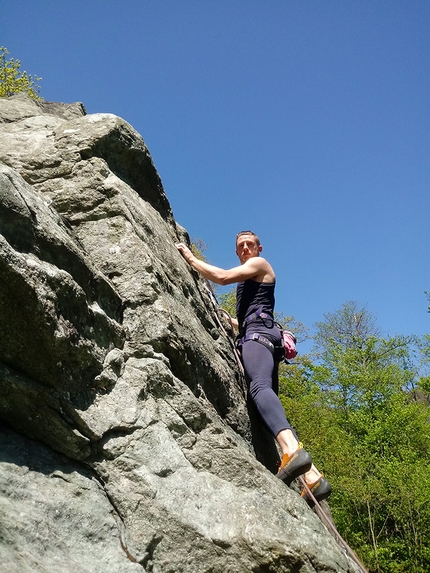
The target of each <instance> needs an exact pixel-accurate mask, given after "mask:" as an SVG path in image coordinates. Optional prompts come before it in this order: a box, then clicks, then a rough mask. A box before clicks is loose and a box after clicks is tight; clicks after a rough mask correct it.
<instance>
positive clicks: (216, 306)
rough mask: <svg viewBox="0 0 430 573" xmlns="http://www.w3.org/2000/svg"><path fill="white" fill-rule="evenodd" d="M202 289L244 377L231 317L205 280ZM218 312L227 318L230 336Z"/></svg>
mask: <svg viewBox="0 0 430 573" xmlns="http://www.w3.org/2000/svg"><path fill="white" fill-rule="evenodd" d="M204 287H205V289H206V291H207V293H208V295H209V298H210V300H211V303H212V306H213V307H214V311H215V313H214V315H215V319H216V322H217V324H218V326H219V328H220V329H221V332H222V333H223V334H224V336H225V337H226V338H227V339H228V341H229V343H230V346H231V347H232V350H233V354H234V357H235V358H236V362H237V365H238V366H239V370H240V373H241V374H242V376H245V371H244V369H243V364H242V360H241V359H240V355H239V352H238V350H237V348H236V345H235V343H234V327H233V323H232V321H231V316H230V314H229V313H228V312H227V311H226V310H224V309H223V308H221V307H220V306H219V304H218V302H217V300H216V298H215V295H214V293H213V292H212V289H211V288H210V286H209V284H208V282H207V280H206V279H205V283H204ZM219 312H222V313H223V314H224V315H225V316H226V317H227V320H228V321H229V323H230V326H231V333H230V334H228V333H227V331H226V329H225V328H224V325H223V324H222V322H221V319H220V317H219V315H218V313H219Z"/></svg>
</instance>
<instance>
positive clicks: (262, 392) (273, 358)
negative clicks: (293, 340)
mask: <svg viewBox="0 0 430 573" xmlns="http://www.w3.org/2000/svg"><path fill="white" fill-rule="evenodd" d="M176 247H177V248H178V250H179V251H180V252H181V254H182V255H183V257H184V258H185V260H186V261H187V263H188V264H189V265H191V266H192V267H193V268H194V269H196V270H197V271H198V272H199V273H200V274H201V275H202V276H203V277H205V278H206V279H208V280H210V281H212V282H214V283H216V284H220V285H229V284H232V283H238V285H237V293H236V316H237V318H236V319H232V320H233V325H234V326H235V327H236V328H237V329H238V330H239V336H240V342H239V344H240V345H241V356H242V362H243V367H244V370H245V375H246V378H247V380H248V383H249V392H250V395H251V398H252V400H253V401H254V403H255V405H256V407H257V410H258V412H259V413H260V416H261V418H262V419H263V422H264V423H265V425H266V426H267V428H268V429H269V431H270V432H271V434H272V435H273V436H274V438H275V439H276V441H277V443H278V444H279V447H280V449H281V452H282V460H281V464H280V467H279V471H278V473H277V477H278V478H279V479H281V480H282V481H283V482H285V483H286V484H287V485H290V484H291V482H292V481H293V480H294V479H295V478H297V477H298V476H300V475H303V478H304V480H305V482H306V484H307V486H308V488H309V489H310V491H311V492H312V494H313V496H314V497H315V499H316V500H317V501H321V500H323V499H326V498H327V497H328V496H329V495H330V493H331V486H330V483H329V482H328V481H327V479H326V478H325V477H324V476H323V475H322V474H321V473H320V472H319V471H318V470H317V468H316V467H315V465H314V464H313V463H312V458H311V456H310V454H309V453H308V452H307V451H306V450H305V449H304V448H303V447H302V445H301V444H300V443H299V440H298V438H297V435H296V432H295V430H294V429H293V428H292V427H291V425H290V423H289V422H288V420H287V418H286V415H285V411H284V408H283V406H282V404H281V402H280V400H279V398H278V366H279V362H280V361H281V360H282V355H283V348H282V343H281V333H280V330H279V328H278V326H277V325H276V323H275V321H274V306H275V294H274V293H275V282H276V277H275V273H274V271H273V268H272V266H271V265H270V264H269V262H268V261H267V260H266V259H264V258H263V257H261V256H260V253H261V251H262V250H263V247H262V245H261V244H260V239H259V238H258V236H257V235H256V234H255V233H253V232H252V231H241V232H240V233H239V234H238V235H237V237H236V254H237V256H238V257H239V261H240V265H239V266H237V267H234V268H232V269H228V270H226V269H222V268H219V267H215V266H213V265H211V264H209V263H207V262H205V261H202V260H200V259H198V258H197V257H196V256H195V255H194V254H193V253H192V251H191V250H190V249H189V248H188V247H187V246H186V245H185V244H184V243H178V244H177V245H176ZM259 337H261V342H263V341H264V340H265V341H266V342H267V340H268V341H270V342H269V345H267V344H263V343H260V341H259ZM270 343H271V345H273V348H269V347H270V346H271V345H270ZM279 349H280V351H281V352H279ZM279 354H281V355H279ZM302 497H303V498H304V499H305V500H306V502H307V503H308V504H309V505H310V506H312V505H313V500H312V499H311V498H310V496H309V495H308V493H307V492H306V489H303V491H302Z"/></svg>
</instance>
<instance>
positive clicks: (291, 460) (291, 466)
mask: <svg viewBox="0 0 430 573" xmlns="http://www.w3.org/2000/svg"><path fill="white" fill-rule="evenodd" d="M311 465H312V458H311V455H310V454H309V453H308V452H307V451H306V450H304V449H303V446H302V445H301V444H299V448H298V449H297V450H296V451H295V452H294V454H291V456H289V455H288V454H284V455H283V456H282V461H281V465H280V467H279V470H278V473H277V474H276V477H277V478H279V479H281V480H282V481H283V482H284V483H286V484H287V485H290V483H291V482H292V481H293V480H294V479H296V477H299V476H301V475H302V474H305V473H306V472H308V471H309V470H310V469H311Z"/></svg>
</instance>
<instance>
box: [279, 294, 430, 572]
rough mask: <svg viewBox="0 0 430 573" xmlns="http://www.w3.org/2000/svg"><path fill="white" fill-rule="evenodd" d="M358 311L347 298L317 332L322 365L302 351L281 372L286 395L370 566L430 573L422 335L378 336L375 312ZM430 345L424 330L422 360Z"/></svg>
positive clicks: (342, 521)
mask: <svg viewBox="0 0 430 573" xmlns="http://www.w3.org/2000/svg"><path fill="white" fill-rule="evenodd" d="M357 310H360V309H359V308H358V306H357V305H356V304H355V303H354V305H352V306H351V303H347V304H346V305H344V306H343V307H342V309H340V310H339V311H337V312H335V313H333V314H330V315H326V322H325V323H320V324H319V325H318V326H319V329H318V332H317V336H316V337H315V338H316V340H319V341H320V344H321V352H320V360H319V362H318V363H317V364H315V363H313V362H312V361H311V360H310V358H309V357H302V358H301V360H300V361H298V364H297V365H295V366H288V367H283V368H282V369H281V377H280V397H281V401H282V403H283V405H284V407H285V409H286V412H287V415H288V417H289V418H290V420H291V422H292V423H293V425H294V426H295V428H296V430H297V432H298V434H299V436H300V438H301V439H302V440H303V441H304V442H305V444H306V447H307V449H309V451H310V452H311V453H312V455H313V458H314V461H315V463H316V465H317V467H318V468H319V469H320V470H321V471H323V472H324V473H325V474H326V475H327V477H328V479H329V480H330V482H331V483H332V486H333V494H332V497H331V498H330V508H331V510H332V514H333V517H334V520H335V523H336V525H337V528H338V529H339V531H340V533H341V535H342V536H343V537H344V538H345V539H346V540H347V541H348V543H349V544H350V545H351V546H352V547H353V548H354V549H355V550H356V551H357V553H358V554H359V556H360V557H361V559H362V560H363V561H364V562H365V563H366V565H367V566H368V568H369V570H370V571H371V572H372V573H373V572H378V573H379V572H387V573H401V572H404V573H406V572H408V573H409V572H412V573H424V572H425V571H429V570H430V550H429V548H430V487H429V486H430V472H429V465H430V425H429V419H430V410H429V406H428V404H429V401H427V400H425V399H423V396H424V397H425V396H427V397H428V396H429V394H428V391H429V389H430V383H429V382H428V377H421V378H418V379H417V375H416V369H414V368H413V363H412V358H411V353H412V345H413V343H414V342H415V341H414V340H413V339H412V338H406V337H400V336H397V337H392V338H388V339H384V338H381V337H379V336H377V334H376V333H377V329H376V327H375V325H374V323H373V322H372V320H371V318H372V317H371V316H368V315H367V314H366V311H364V313H361V314H358V313H357ZM361 310H363V309H361ZM354 315H355V316H356V318H355V319H354ZM429 347H430V337H424V338H423V339H422V340H421V355H422V356H424V358H425V357H426V356H430V348H429ZM426 352H429V354H428V355H427V354H426ZM418 390H419V392H420V393H419V399H417V391H418Z"/></svg>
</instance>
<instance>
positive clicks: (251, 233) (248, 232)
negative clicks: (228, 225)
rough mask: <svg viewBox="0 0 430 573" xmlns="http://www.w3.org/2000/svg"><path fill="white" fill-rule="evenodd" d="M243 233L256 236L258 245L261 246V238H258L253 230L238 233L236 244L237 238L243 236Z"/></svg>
mask: <svg viewBox="0 0 430 573" xmlns="http://www.w3.org/2000/svg"><path fill="white" fill-rule="evenodd" d="M242 235H251V236H252V237H254V239H255V242H256V243H257V247H259V246H260V239H259V238H258V236H257V235H256V234H255V233H254V232H253V231H241V232H240V233H238V234H237V235H236V245H237V240H238V239H239V237H241V236H242Z"/></svg>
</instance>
